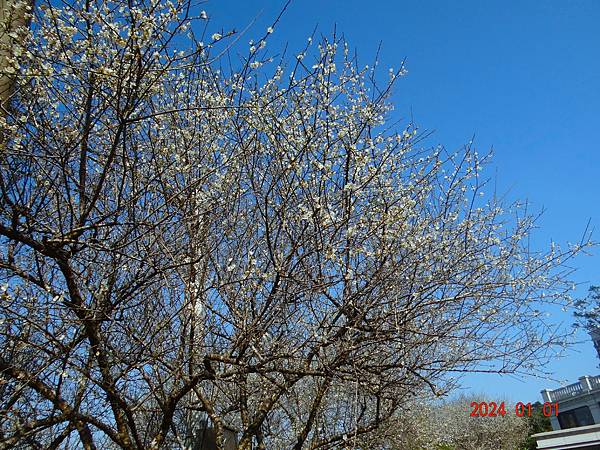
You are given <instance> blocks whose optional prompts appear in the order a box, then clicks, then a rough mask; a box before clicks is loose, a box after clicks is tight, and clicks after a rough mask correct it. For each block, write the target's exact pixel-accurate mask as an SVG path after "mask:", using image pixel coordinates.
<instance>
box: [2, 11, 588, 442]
mask: <svg viewBox="0 0 600 450" xmlns="http://www.w3.org/2000/svg"><path fill="white" fill-rule="evenodd" d="M32 14H33V17H32V24H31V27H29V28H26V27H21V28H20V29H18V30H16V31H12V32H11V33H13V34H14V35H11V36H10V39H9V42H8V43H6V42H5V41H3V43H2V45H3V46H4V47H3V51H4V52H8V53H9V57H8V59H7V61H8V63H7V65H6V66H5V67H2V68H0V70H1V71H2V73H3V74H5V75H6V74H11V75H14V88H13V89H12V91H11V95H10V98H9V99H8V100H7V102H6V103H5V105H4V106H3V109H2V113H3V114H2V116H1V117H0V129H1V137H0V289H1V291H0V298H1V309H0V347H1V348H2V349H3V351H2V354H1V355H0V371H1V378H0V393H1V394H0V402H1V403H0V422H1V427H0V429H1V430H2V432H1V434H0V445H2V448H25V447H27V448H32V447H33V448H35V447H44V448H59V447H60V448H75V447H78V448H79V447H83V448H85V449H95V448H102V449H109V448H122V449H162V448H184V447H185V446H186V445H189V441H190V436H191V439H192V440H193V436H194V433H195V432H196V428H195V427H196V425H197V422H198V420H197V417H198V416H199V415H202V417H205V418H207V420H208V421H209V422H210V424H211V426H212V427H213V428H214V431H215V436H216V443H217V447H218V448H223V445H224V443H223V441H224V435H225V430H226V429H233V430H235V433H236V434H237V436H238V438H239V448H240V449H249V448H251V447H252V446H254V448H262V449H267V448H294V449H305V448H306V449H319V448H322V449H323V448H327V449H331V448H350V447H352V446H353V445H356V442H357V439H359V437H360V438H361V439H362V438H367V437H369V436H373V433H377V430H380V429H382V427H383V426H384V425H385V424H386V423H388V421H390V420H394V418H395V417H397V415H398V413H399V412H401V411H402V408H403V407H404V406H405V405H406V404H408V402H409V401H411V400H412V399H414V398H415V397H416V396H434V397H435V396H439V395H442V394H443V393H445V392H447V391H448V389H450V388H451V387H452V386H453V385H454V382H455V378H456V377H457V376H458V375H460V374H461V373H465V372H468V371H490V372H501V373H511V372H515V371H525V372H528V371H529V372H532V371H534V370H535V369H538V368H539V364H540V363H541V362H543V361H544V360H546V359H547V358H549V357H551V356H552V354H553V353H552V350H553V349H555V348H556V346H557V345H560V344H561V343H562V342H563V340H562V336H561V335H560V333H559V332H558V331H557V330H556V328H555V327H553V326H552V324H551V323H548V322H547V321H546V319H545V318H544V315H543V314H541V313H540V310H539V308H540V305H543V304H545V303H549V302H553V303H559V304H564V303H565V302H569V301H570V299H569V289H570V287H571V285H570V283H569V279H568V275H569V273H570V269H569V268H568V267H567V266H565V264H564V263H565V262H566V261H567V260H568V259H569V258H570V257H571V256H573V255H574V254H575V253H577V252H578V251H580V250H581V248H583V247H585V246H586V245H587V242H582V243H581V244H580V245H575V246H572V247H569V248H567V249H563V250H561V249H559V248H558V247H553V248H552V249H550V250H548V252H545V253H538V252H534V251H532V250H530V246H529V243H528V238H529V236H530V233H531V231H532V229H533V228H534V227H535V225H536V217H535V216H532V215H531V214H530V213H529V212H528V210H527V206H526V204H521V203H515V204H509V205H503V204H502V203H501V202H500V200H499V199H498V198H497V197H496V196H495V195H494V194H493V193H488V194H484V193H483V188H484V186H485V178H484V177H483V176H482V174H481V173H482V172H481V166H482V164H483V163H484V162H485V161H486V159H487V157H481V156H480V155H478V153H477V151H476V150H475V149H474V148H473V147H472V146H471V145H467V146H466V147H465V148H464V149H462V150H460V151H458V152H449V151H447V150H445V149H444V148H443V147H428V146H427V145H426V142H425V141H424V138H425V137H426V136H427V135H426V133H423V132H420V131H419V129H418V128H417V126H416V125H415V124H413V123H403V122H394V117H393V114H392V105H391V104H390V103H389V101H388V98H389V94H390V92H391V89H392V87H393V85H394V83H396V82H397V81H398V80H399V79H401V76H402V75H403V74H404V68H400V69H399V70H397V71H392V72H391V73H390V76H389V82H387V83H384V84H383V85H382V84H381V82H378V79H379V78H378V77H377V76H376V73H375V71H374V69H373V68H370V67H365V66H361V65H360V63H359V61H358V60H357V58H356V56H355V55H354V54H353V52H351V51H350V49H349V46H348V44H347V43H346V42H345V41H344V40H343V39H340V38H339V37H338V36H335V35H334V36H332V37H329V38H322V39H321V40H318V41H317V40H315V42H313V41H312V39H311V40H309V42H308V43H307V47H306V48H305V49H303V50H302V51H301V52H300V53H298V54H297V55H292V56H291V57H288V56H286V55H283V56H282V57H281V58H280V59H279V60H274V58H273V57H271V56H270V55H269V53H268V52H267V48H266V46H265V43H266V41H267V40H268V39H269V37H270V35H271V33H272V32H273V31H274V30H275V31H277V30H278V28H277V26H278V22H277V21H275V23H274V24H273V26H272V27H269V28H268V29H267V30H266V31H265V32H264V34H263V37H262V38H260V39H258V40H257V41H256V42H254V43H252V44H251V46H250V48H249V49H248V51H247V53H246V54H245V55H244V56H242V57H240V59H239V61H238V62H236V63H233V64H232V65H231V66H229V67H227V66H225V65H224V64H225V62H226V60H227V58H225V56H227V55H228V53H233V52H232V51H231V46H232V45H234V40H235V39H236V35H235V33H229V34H228V33H214V34H212V35H211V36H208V35H207V32H206V31H205V30H206V27H205V23H206V20H207V14H206V13H205V12H203V11H200V10H199V8H198V6H197V5H195V4H193V3H191V2H188V1H186V0H175V1H155V0H150V1H135V2H131V1H128V2H125V1H121V0H115V1H104V0H86V1H83V0H82V1H69V2H64V3H63V2H61V3H57V2H40V3H39V4H37V5H36V7H35V9H34V10H33V11H32ZM208 34H210V33H208ZM229 56H231V55H229ZM353 439H354V440H353Z"/></svg>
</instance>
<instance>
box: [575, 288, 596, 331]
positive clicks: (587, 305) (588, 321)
mask: <svg viewBox="0 0 600 450" xmlns="http://www.w3.org/2000/svg"><path fill="white" fill-rule="evenodd" d="M575 306H576V307H577V310H576V311H575V317H576V318H577V319H578V325H579V326H583V327H585V328H586V329H588V330H589V331H592V330H600V286H590V288H589V289H588V295H587V296H586V297H585V298H583V299H580V300H578V301H577V302H575Z"/></svg>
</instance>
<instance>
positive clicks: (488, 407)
mask: <svg viewBox="0 0 600 450" xmlns="http://www.w3.org/2000/svg"><path fill="white" fill-rule="evenodd" d="M471 408H473V410H472V411H471V417H497V416H502V417H504V416H505V415H506V406H505V405H504V402H500V403H496V402H471ZM515 414H516V415H517V416H519V417H523V416H527V417H531V403H523V402H518V403H517V404H516V405H515ZM542 414H543V415H544V416H546V417H550V416H558V402H555V403H550V402H546V403H544V405H543V406H542Z"/></svg>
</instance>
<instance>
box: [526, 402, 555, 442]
mask: <svg viewBox="0 0 600 450" xmlns="http://www.w3.org/2000/svg"><path fill="white" fill-rule="evenodd" d="M542 407H543V405H542V404H541V403H540V402H535V403H533V404H532V405H531V417H527V425H528V428H529V436H528V437H527V439H526V440H525V442H524V443H523V446H524V448H523V450H536V449H537V443H536V441H535V439H534V438H533V437H532V435H534V434H536V433H543V432H545V431H552V425H551V424H550V419H549V418H548V417H546V416H544V414H543V413H542Z"/></svg>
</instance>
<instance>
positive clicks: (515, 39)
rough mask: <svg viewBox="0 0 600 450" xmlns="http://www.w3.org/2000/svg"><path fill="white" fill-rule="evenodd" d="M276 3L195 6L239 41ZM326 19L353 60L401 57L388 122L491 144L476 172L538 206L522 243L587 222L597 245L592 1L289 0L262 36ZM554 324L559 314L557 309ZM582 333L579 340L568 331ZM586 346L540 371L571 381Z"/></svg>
mask: <svg viewBox="0 0 600 450" xmlns="http://www.w3.org/2000/svg"><path fill="white" fill-rule="evenodd" d="M283 4H284V1H274V0H269V1H267V0H256V1H233V0H220V1H208V2H207V3H206V4H204V5H203V6H202V8H204V9H205V10H206V11H207V12H208V14H209V15H210V16H211V21H210V24H209V35H210V34H211V33H212V32H215V31H220V29H221V27H223V28H225V29H229V28H233V27H235V28H236V29H237V30H241V29H244V28H245V27H246V25H248V24H249V23H250V22H251V20H252V19H253V18H255V17H256V16H257V15H258V18H257V20H256V22H255V23H254V25H253V26H252V27H251V28H250V29H249V30H248V31H247V32H246V33H247V34H246V36H245V37H243V38H242V41H243V42H244V43H245V42H247V41H248V40H250V39H252V38H254V39H256V38H259V37H262V35H263V34H264V31H265V29H266V27H267V26H268V25H269V24H270V23H271V21H272V19H273V18H275V17H276V16H277V14H278V12H279V11H280V9H281V7H282V6H283ZM334 24H335V25H336V26H337V30H338V33H343V34H344V35H345V37H346V38H347V39H348V41H349V43H350V45H351V46H354V47H355V48H357V50H358V54H359V58H360V60H361V62H363V63H364V64H370V62H371V61H372V59H373V56H374V54H375V51H376V49H377V46H378V44H379V42H380V41H381V42H382V43H383V47H382V53H381V55H380V64H381V65H380V67H381V69H382V71H383V72H385V71H386V70H387V68H388V67H395V68H397V67H398V66H399V65H400V62H401V61H402V60H403V59H405V58H406V66H407V69H408V75H407V76H406V77H404V78H403V79H401V80H400V82H399V84H397V86H396V91H395V94H394V97H393V101H394V103H395V105H396V114H397V115H398V117H407V116H409V115H410V113H411V111H412V114H413V116H414V119H415V122H416V123H417V124H419V126H420V127H421V129H429V130H435V134H434V135H433V136H432V137H431V138H429V143H430V144H431V145H435V144H442V145H444V146H446V147H447V148H449V149H453V148H459V147H460V146H461V145H462V144H464V143H466V142H467V141H468V140H469V139H470V138H471V136H472V135H475V137H476V139H475V143H476V145H477V147H478V148H479V149H480V150H481V151H484V150H488V149H490V148H491V147H492V146H493V148H494V153H495V158H494V162H493V164H492V166H491V167H490V170H489V172H488V173H489V174H490V175H492V176H494V175H495V176H496V177H497V186H498V190H499V191H501V192H507V191H508V192H509V198H512V199H517V198H520V199H528V200H529V201H530V202H531V204H532V205H533V207H534V208H535V209H537V210H540V209H542V208H544V209H545V210H546V212H545V214H544V216H543V217H542V220H541V222H540V225H541V229H540V230H539V232H538V233H537V235H536V236H537V237H536V239H535V245H537V246H538V247H541V246H542V245H545V244H548V243H549V242H550V239H553V240H554V241H556V242H558V243H566V242H568V241H569V242H574V241H577V240H579V238H580V237H581V234H582V232H583V230H584V228H585V225H586V223H587V221H588V220H589V219H591V220H592V225H595V227H596V229H597V233H596V234H595V238H596V240H600V214H599V212H598V199H599V198H600V148H599V147H600V145H599V139H598V134H599V133H600V28H599V24H600V1H598V0H585V1H583V0H568V1H565V0H543V1H542V0H527V1H524V0H519V1H516V0H513V1H499V0H494V1H464V0H463V1H460V2H456V1H441V0H440V1H414V0H413V1H392V0H385V1H384V0H381V1H378V0H372V1H364V0H362V1H358V0H344V1H342V0H335V1H333V0H332V1H326V0H321V1H318V0H296V1H293V2H292V4H291V5H290V7H289V9H288V11H287V12H286V14H285V15H284V17H283V18H282V20H281V22H280V25H279V26H278V27H277V28H276V30H275V33H274V35H273V39H272V40H271V41H270V42H269V44H268V45H269V48H271V50H276V49H280V48H282V46H283V43H284V42H289V44H290V48H291V49H294V50H297V49H299V48H300V47H301V46H302V45H304V43H305V42H306V38H307V37H308V36H309V35H310V34H311V32H312V30H313V29H314V27H315V26H316V25H318V30H319V31H320V32H322V33H324V34H328V33H330V32H331V30H333V26H334ZM599 258H600V249H598V250H596V251H595V252H594V256H591V257H586V258H580V259H578V260H577V261H576V266H577V267H578V268H579V271H578V272H577V273H576V274H575V276H574V279H575V281H577V282H580V283H583V284H582V285H581V286H580V288H579V289H578V290H577V294H578V295H580V296H581V295H584V294H585V292H586V290H587V287H588V286H589V283H590V282H594V281H595V282H596V283H598V284H600V271H599V270H598V268H599V262H600V259H599ZM556 320H564V321H570V320H571V319H570V314H569V313H563V315H562V316H560V315H559V316H557V317H556ZM580 337H581V339H586V336H584V335H581V336H580ZM598 362H599V361H598V360H597V359H596V357H595V353H594V350H593V347H592V345H591V343H589V342H586V343H583V344H581V345H578V346H576V347H575V348H573V350H571V351H570V352H569V356H568V357H566V358H564V359H561V360H558V361H556V362H554V363H553V364H552V365H551V366H550V367H548V368H547V369H549V370H551V371H553V372H554V373H555V376H556V378H558V379H565V380H569V381H570V382H575V381H576V380H577V377H579V376H581V375H586V374H589V375H596V374H600V369H598V368H597V365H598ZM465 385H466V386H468V387H469V388H470V389H473V390H475V391H479V392H485V393H488V394H489V396H490V400H493V399H494V397H495V396H499V395H502V394H504V395H506V396H508V397H509V398H511V399H513V400H515V401H521V400H522V401H530V400H531V401H535V400H539V399H541V398H540V396H539V391H540V390H541V389H542V388H544V387H548V388H554V387H557V386H558V383H556V382H553V381H548V380H540V379H535V378H529V379H515V378H512V377H499V376H493V375H488V376H470V377H468V378H467V379H466V380H465Z"/></svg>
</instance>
